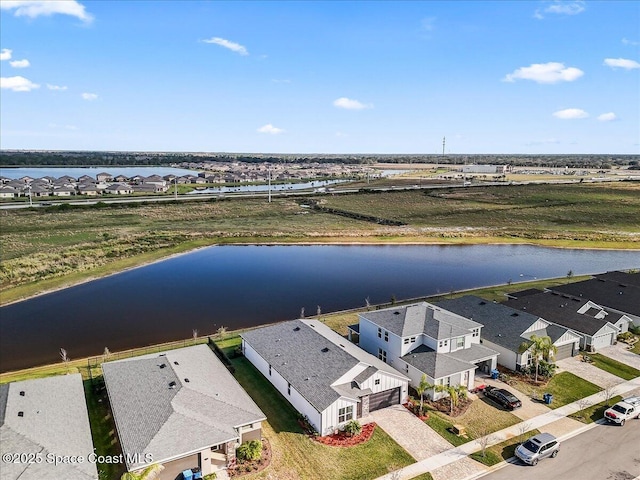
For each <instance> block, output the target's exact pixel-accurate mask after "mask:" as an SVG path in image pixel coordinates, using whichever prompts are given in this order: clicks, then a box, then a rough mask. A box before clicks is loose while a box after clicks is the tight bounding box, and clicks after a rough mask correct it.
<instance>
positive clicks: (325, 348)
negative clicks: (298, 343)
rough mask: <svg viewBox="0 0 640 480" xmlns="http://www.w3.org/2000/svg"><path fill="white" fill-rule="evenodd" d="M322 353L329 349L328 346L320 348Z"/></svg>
mask: <svg viewBox="0 0 640 480" xmlns="http://www.w3.org/2000/svg"><path fill="white" fill-rule="evenodd" d="M320 351H321V352H322V353H327V352H328V351H329V347H324V348H323V349H322V350H320Z"/></svg>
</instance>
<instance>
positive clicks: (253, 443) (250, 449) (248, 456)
mask: <svg viewBox="0 0 640 480" xmlns="http://www.w3.org/2000/svg"><path fill="white" fill-rule="evenodd" d="M236 457H238V460H240V461H241V462H244V461H253V460H260V457H262V442H261V441H260V440H250V441H248V442H244V443H243V444H242V445H240V446H239V447H238V449H237V450H236Z"/></svg>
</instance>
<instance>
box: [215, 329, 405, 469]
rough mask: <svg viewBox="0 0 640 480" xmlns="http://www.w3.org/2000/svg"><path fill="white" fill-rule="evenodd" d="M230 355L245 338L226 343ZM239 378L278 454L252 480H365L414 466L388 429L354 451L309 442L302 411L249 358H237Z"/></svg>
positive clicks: (353, 449) (377, 430) (353, 448)
mask: <svg viewBox="0 0 640 480" xmlns="http://www.w3.org/2000/svg"><path fill="white" fill-rule="evenodd" d="M220 343H221V345H220V346H221V348H222V349H223V350H224V351H225V353H229V352H231V351H232V350H233V349H234V348H235V347H236V346H237V345H239V343H240V339H239V337H235V338H228V339H225V340H224V341H222V342H220ZM232 362H233V365H234V367H235V377H236V379H237V380H238V382H240V384H241V385H242V386H243V387H244V389H245V390H246V391H247V392H248V393H249V395H251V396H252V398H253V399H254V401H255V402H256V403H257V404H258V406H259V407H260V408H261V409H262V411H263V412H264V413H265V415H266V416H267V419H268V420H267V422H264V423H263V433H264V435H265V437H266V438H268V439H269V441H270V442H271V446H272V448H273V450H274V456H273V461H272V463H271V466H270V467H269V468H267V469H266V470H265V471H264V472H261V473H258V474H255V476H251V477H249V478H252V479H253V478H265V479H266V478H278V479H289V478H291V479H293V478H305V479H318V480H324V479H327V478H340V479H345V480H346V479H353V480H365V479H370V478H376V477H379V476H381V475H384V474H386V473H388V472H389V471H390V470H395V469H398V468H401V467H404V466H407V465H409V464H411V463H414V461H415V460H414V459H413V458H412V457H411V456H410V455H409V454H408V453H407V452H406V451H405V450H404V449H402V447H400V446H399V445H398V444H397V443H395V442H394V441H393V440H392V439H391V438H390V437H389V436H388V435H387V434H386V433H385V432H384V431H383V430H382V429H380V428H376V430H375V432H374V434H373V436H372V438H371V439H370V440H369V441H368V442H366V443H364V444H361V445H357V446H355V447H349V448H338V447H329V446H326V445H322V444H320V443H318V442H316V441H314V440H312V439H310V438H308V437H307V436H306V435H305V434H304V433H303V432H302V430H301V428H300V426H299V425H298V423H297V421H296V418H297V417H296V413H297V412H296V411H295V410H294V409H293V407H292V406H291V405H290V404H289V403H288V402H287V401H286V400H285V399H284V398H283V397H282V395H280V393H279V392H278V391H276V390H275V388H273V386H272V385H271V384H270V383H269V381H268V380H267V379H266V378H264V377H263V376H262V374H261V373H260V372H258V370H256V369H255V368H254V367H253V365H251V363H250V362H249V361H248V360H246V359H245V358H234V359H233V360H232Z"/></svg>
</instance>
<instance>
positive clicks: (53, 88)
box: [47, 83, 67, 90]
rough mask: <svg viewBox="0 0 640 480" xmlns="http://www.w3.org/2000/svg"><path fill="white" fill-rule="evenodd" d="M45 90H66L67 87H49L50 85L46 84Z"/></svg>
mask: <svg viewBox="0 0 640 480" xmlns="http://www.w3.org/2000/svg"><path fill="white" fill-rule="evenodd" d="M47 88H48V89H49V90H66V89H67V87H66V86H63V85H51V84H50V83H47Z"/></svg>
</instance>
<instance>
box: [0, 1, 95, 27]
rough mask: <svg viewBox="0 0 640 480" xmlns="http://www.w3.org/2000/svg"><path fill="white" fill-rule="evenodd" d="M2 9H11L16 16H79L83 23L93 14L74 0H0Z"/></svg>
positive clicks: (91, 17) (89, 20) (91, 19)
mask: <svg viewBox="0 0 640 480" xmlns="http://www.w3.org/2000/svg"><path fill="white" fill-rule="evenodd" d="M0 8H2V10H13V11H14V15H15V16H16V17H23V16H25V17H29V18H36V17H39V16H41V15H44V16H49V15H54V14H56V13H59V14H62V15H70V16H72V17H76V18H79V19H80V20H82V21H83V22H85V23H91V22H92V21H93V15H91V14H89V13H87V12H86V10H85V7H84V5H82V4H81V3H78V2H77V1H76V0H2V1H1V2H0Z"/></svg>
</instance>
